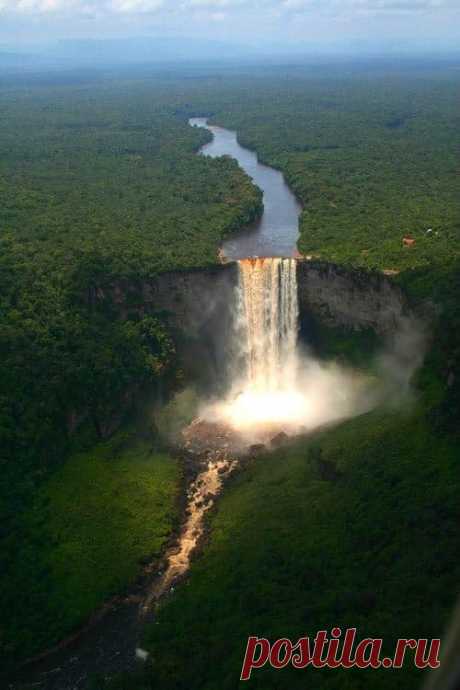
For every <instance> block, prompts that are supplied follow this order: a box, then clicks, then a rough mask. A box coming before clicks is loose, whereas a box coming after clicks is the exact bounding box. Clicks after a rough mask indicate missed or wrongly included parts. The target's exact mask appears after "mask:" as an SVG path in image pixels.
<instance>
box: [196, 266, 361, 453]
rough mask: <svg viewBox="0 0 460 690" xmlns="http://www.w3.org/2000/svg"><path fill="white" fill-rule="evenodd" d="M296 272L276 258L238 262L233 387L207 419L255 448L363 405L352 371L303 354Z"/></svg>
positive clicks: (213, 406)
mask: <svg viewBox="0 0 460 690" xmlns="http://www.w3.org/2000/svg"><path fill="white" fill-rule="evenodd" d="M296 268H297V262H296V260H295V259H287V258H279V257H276V258H249V259H241V260H240V261H238V271H239V279H238V288H237V291H236V306H235V311H236V318H235V333H234V337H233V339H232V343H230V347H229V358H230V360H231V361H230V367H229V369H230V372H231V380H232V385H231V388H230V390H229V392H228V395H226V396H225V398H224V399H223V400H218V401H214V402H212V403H211V404H209V405H206V406H205V407H204V408H203V410H202V417H203V418H204V419H207V420H210V421H211V422H218V423H223V424H224V425H228V426H229V427H231V428H232V429H234V430H236V431H237V432H238V433H240V434H241V435H242V437H243V438H245V439H251V440H252V441H253V442H255V441H257V442H259V441H262V442H265V441H266V439H267V438H270V437H271V436H273V433H276V432H277V431H286V432H287V433H289V434H296V433H299V432H303V431H308V430H310V429H312V428H314V427H316V426H318V425H319V424H322V423H324V422H328V421H333V420H335V419H342V418H345V417H347V416H349V415H350V413H351V412H352V411H353V410H356V408H357V407H358V406H360V403H359V405H358V402H357V394H358V393H359V391H358V388H357V387H356V385H355V377H354V375H353V374H352V372H347V371H346V370H344V369H343V368H340V367H338V366H337V365H336V364H334V363H329V364H327V365H326V364H324V363H321V362H319V361H318V360H316V359H314V358H313V357H312V356H311V355H309V354H307V353H305V352H304V353H303V355H301V354H300V352H299V348H298V343H297V336H298V330H299V309H298V300H297V272H296Z"/></svg>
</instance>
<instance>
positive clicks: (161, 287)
mask: <svg viewBox="0 0 460 690" xmlns="http://www.w3.org/2000/svg"><path fill="white" fill-rule="evenodd" d="M237 275H238V268H237V265H236V264H235V263H228V264H222V265H217V266H212V267H209V268H202V269H197V270H190V271H170V272H166V273H160V274H159V275H157V276H155V277H154V278H152V279H150V280H148V281H143V282H142V283H140V284H137V285H134V284H133V283H129V282H121V281H120V282H117V283H116V284H113V285H111V286H110V287H109V288H105V289H104V291H99V294H98V298H99V299H110V300H111V302H112V304H114V305H115V306H116V308H117V310H119V312H120V315H121V317H122V318H126V316H127V315H128V314H129V313H132V312H133V311H134V312H137V313H139V314H157V315H161V316H162V318H164V319H165V320H166V321H167V323H168V325H169V326H170V329H171V332H172V335H173V337H174V340H175V343H176V347H177V350H178V353H179V356H180V358H181V360H182V362H183V365H184V368H185V369H186V371H187V372H189V373H190V374H191V375H192V377H196V378H197V379H198V380H200V381H204V380H207V381H208V382H209V383H212V381H213V380H214V381H216V380H218V381H219V382H222V378H223V376H224V374H225V372H224V371H222V362H223V361H224V359H225V358H224V356H223V355H224V351H225V349H226V346H227V343H228V341H229V337H230V332H231V329H232V324H233V318H234V314H233V305H234V302H235V300H234V291H235V289H236V285H237V281H238V277H237Z"/></svg>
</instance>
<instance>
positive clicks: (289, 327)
mask: <svg viewBox="0 0 460 690" xmlns="http://www.w3.org/2000/svg"><path fill="white" fill-rule="evenodd" d="M238 268H239V286H238V319H237V322H238V324H239V327H240V330H241V341H240V342H241V348H242V350H243V353H242V354H243V359H244V362H245V368H246V384H247V385H248V386H249V387H250V388H252V389H254V390H255V391H259V392H268V391H272V392H275V391H277V390H280V389H282V388H286V386H288V385H289V386H290V385H291V384H292V382H293V381H292V377H293V376H294V375H295V369H296V364H297V356H296V355H297V332H298V320H299V309H298V302H297V278H296V262H295V260H294V259H281V258H274V259H266V258H263V259H259V258H255V259H243V260H241V261H239V262H238Z"/></svg>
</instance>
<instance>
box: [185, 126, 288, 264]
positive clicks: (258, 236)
mask: <svg viewBox="0 0 460 690" xmlns="http://www.w3.org/2000/svg"><path fill="white" fill-rule="evenodd" d="M189 122H190V124H191V125H192V126H194V127H204V128H205V129H208V130H209V131H210V132H212V134H213V136H214V138H213V140H212V141H211V142H209V144H205V145H204V146H203V147H202V148H201V151H200V152H201V153H202V154H203V155H205V156H212V157H217V156H223V155H228V156H232V157H233V158H235V159H236V160H237V161H238V163H239V164H240V166H241V167H242V168H243V170H245V172H247V174H248V175H249V176H250V177H251V178H252V179H253V180H254V182H255V184H256V185H257V186H258V187H260V189H261V190H262V191H263V195H264V196H263V202H264V212H263V215H262V217H261V218H260V220H258V221H257V222H256V223H254V225H253V226H252V227H251V228H246V229H245V230H244V231H242V232H240V233H237V234H235V235H233V236H232V237H231V238H229V239H228V240H226V241H225V242H224V243H223V245H222V250H223V253H224V255H225V256H226V257H227V258H228V259H245V258H246V257H249V256H281V257H291V256H293V255H294V252H295V249H296V243H297V238H298V235H299V215H300V212H301V206H300V204H299V202H298V201H297V199H296V198H295V196H294V194H293V193H292V192H291V190H290V189H289V187H288V186H287V184H286V182H285V180H284V177H283V175H282V174H281V173H280V172H279V171H278V170H274V169H273V168H270V167H268V166H267V165H263V164H262V163H259V161H258V159H257V155H256V154H255V153H253V152H252V151H249V150H248V149H245V148H243V146H240V144H239V143H238V141H237V136H236V132H231V131H230V130H228V129H224V128H223V127H216V126H214V125H208V123H207V119H206V118H204V117H193V118H191V119H190V120H189Z"/></svg>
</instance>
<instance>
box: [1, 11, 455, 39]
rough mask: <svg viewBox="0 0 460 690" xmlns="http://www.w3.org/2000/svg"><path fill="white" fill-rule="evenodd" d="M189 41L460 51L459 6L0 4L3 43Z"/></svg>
mask: <svg viewBox="0 0 460 690" xmlns="http://www.w3.org/2000/svg"><path fill="white" fill-rule="evenodd" d="M130 36H162V37H168V36H174V37H177V36H187V37H188V38H196V39H213V40H218V41H222V40H225V41H230V42H235V43H239V44H242V45H249V46H253V47H255V46H260V47H263V46H266V45H270V44H271V45H276V46H278V47H279V46H284V47H285V48H286V49H288V48H289V46H295V45H296V44H298V43H302V44H303V45H305V46H311V47H313V48H314V47H323V48H325V49H326V50H327V49H334V48H336V49H340V47H341V46H352V45H354V46H356V47H357V48H358V49H359V47H361V48H364V49H366V48H368V47H372V45H374V46H375V47H376V49H378V48H379V46H387V47H389V48H391V49H394V48H395V47H397V46H400V47H401V49H403V50H404V49H405V48H407V47H411V46H412V47H415V48H422V49H423V48H427V49H429V50H437V49H439V50H443V49H452V48H455V47H457V48H458V47H459V46H460V0H0V43H2V44H3V45H5V44H8V45H11V44H16V45H17V46H20V45H22V44H25V43H27V42H31V41H32V42H35V41H40V42H44V41H53V40H55V39H75V38H118V37H125V38H127V37H130Z"/></svg>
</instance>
